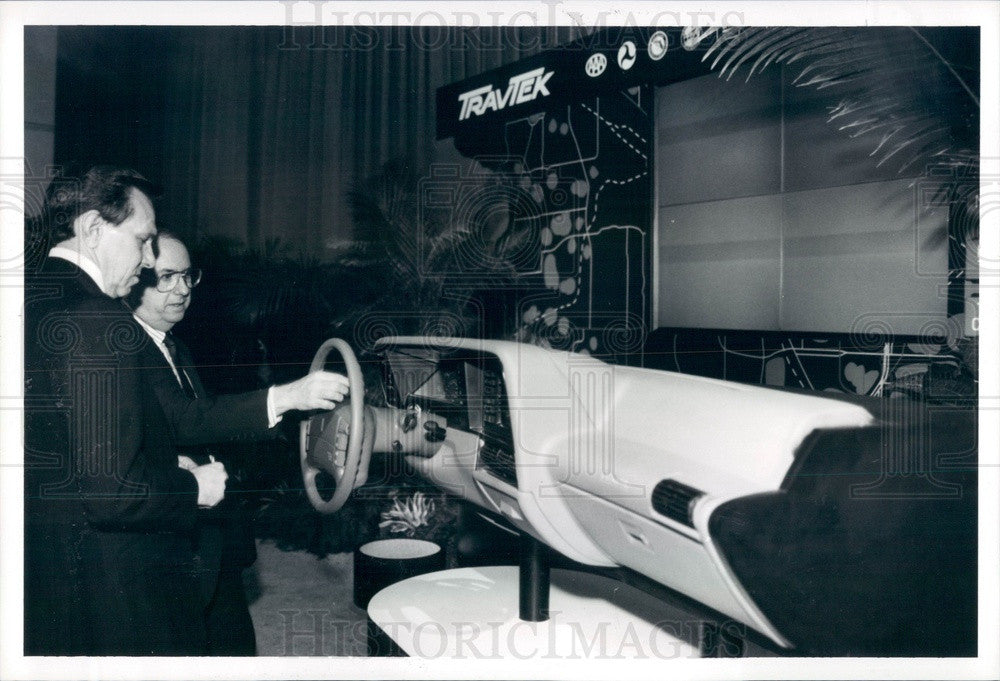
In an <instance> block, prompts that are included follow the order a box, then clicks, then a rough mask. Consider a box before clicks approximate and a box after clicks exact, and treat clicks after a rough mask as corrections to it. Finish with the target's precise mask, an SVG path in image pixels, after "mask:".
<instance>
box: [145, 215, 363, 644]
mask: <svg viewBox="0 0 1000 681" xmlns="http://www.w3.org/2000/svg"><path fill="white" fill-rule="evenodd" d="M156 246H157V249H156V250H157V253H156V260H155V265H154V268H153V269H152V270H145V271H144V273H143V274H142V275H140V281H139V285H137V286H136V287H135V289H134V290H133V292H132V294H131V295H130V296H129V298H128V299H127V300H128V302H129V303H130V304H131V305H132V306H133V312H134V315H135V318H136V321H138V322H139V324H140V326H142V328H143V329H145V331H146V333H147V334H149V337H150V338H151V339H152V340H153V344H147V346H146V348H145V350H144V352H145V355H144V358H143V361H144V362H145V367H146V372H147V376H146V379H147V380H148V381H150V382H151V383H152V385H153V388H154V391H155V392H156V396H157V399H158V400H159V401H160V404H161V405H162V407H163V411H164V413H165V414H166V415H167V420H168V422H169V424H170V427H171V430H172V434H173V440H174V442H173V444H174V445H175V446H178V447H181V448H183V447H187V448H188V449H185V450H184V451H185V452H186V454H185V455H182V456H180V457H179V465H180V466H181V467H182V468H194V467H196V466H198V465H204V464H208V463H210V462H212V461H214V457H211V456H210V455H209V454H207V453H206V452H205V450H204V449H203V448H195V447H198V446H201V445H206V444H213V443H220V442H226V441H234V440H254V439H264V438H266V437H268V436H269V434H271V433H272V432H273V430H272V429H273V428H274V426H275V425H277V423H278V422H279V421H280V420H281V418H282V415H283V414H284V413H285V412H286V411H289V410H292V409H299V410H310V409H331V408H333V407H334V406H335V405H336V403H338V402H340V401H341V400H343V398H344V396H345V395H346V394H347V391H348V381H347V378H346V377H345V376H343V375H341V374H335V373H331V372H326V371H320V372H315V373H311V374H308V375H307V376H305V377H303V378H301V379H299V380H298V381H294V382H292V383H288V384H285V385H280V386H271V387H270V388H268V389H265V390H257V391H252V392H249V393H241V394H236V395H219V396H216V397H210V396H209V395H208V394H207V393H206V391H205V388H204V386H203V385H202V383H201V380H200V378H199V376H198V373H197V371H196V370H195V367H194V361H193V359H192V357H191V354H190V352H189V351H188V349H187V348H186V346H185V345H184V344H183V343H182V342H181V341H180V340H179V339H176V338H174V336H173V334H172V333H171V330H172V329H173V327H174V325H175V324H177V322H179V321H181V320H182V319H183V318H184V314H185V312H187V309H188V306H189V305H190V304H191V292H192V290H193V289H194V287H195V286H197V285H198V283H199V282H200V281H201V270H199V269H197V268H193V267H192V266H191V258H190V256H189V255H188V251H187V248H185V246H184V244H183V243H181V242H180V240H179V239H178V238H177V237H176V236H174V235H172V234H170V233H168V232H162V231H161V232H160V234H159V236H158V238H157V240H156ZM202 515H203V518H202V520H201V522H200V523H199V528H198V535H197V537H196V540H195V541H196V555H197V556H198V559H199V563H200V565H199V571H200V574H201V586H202V596H203V598H204V602H205V604H206V605H205V624H206V629H207V631H208V641H209V653H210V654H213V655H243V656H247V655H254V654H255V652H256V645H255V640H254V631H253V623H252V621H251V619H250V612H249V609H248V607H247V602H246V596H245V594H244V592H243V583H242V571H243V569H244V568H246V567H248V566H249V565H250V564H252V563H253V561H254V560H255V559H256V550H255V548H254V543H253V537H252V535H251V534H250V532H249V529H248V527H247V525H246V523H245V521H244V520H243V513H242V508H241V507H240V505H239V503H238V500H235V499H233V498H232V497H231V495H227V496H226V498H224V499H223V502H222V503H221V504H219V506H218V507H216V508H214V509H211V510H206V511H204V512H203V513H202Z"/></svg>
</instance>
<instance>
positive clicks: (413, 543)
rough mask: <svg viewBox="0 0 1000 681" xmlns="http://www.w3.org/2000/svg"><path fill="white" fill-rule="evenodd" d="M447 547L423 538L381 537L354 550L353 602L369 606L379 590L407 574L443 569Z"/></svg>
mask: <svg viewBox="0 0 1000 681" xmlns="http://www.w3.org/2000/svg"><path fill="white" fill-rule="evenodd" d="M444 561H445V555H444V551H442V550H441V547H440V546H438V545H437V544H435V543H433V542H429V541H423V540H421V539H406V538H395V539H379V540H377V541H371V542H368V543H367V544H365V545H363V546H360V547H358V549H357V550H356V551H355V552H354V605H356V606H358V607H359V608H366V607H368V601H369V600H371V597H372V596H374V595H375V594H376V593H378V592H379V591H381V590H382V589H384V588H385V587H387V586H389V585H390V584H392V583H393V582H398V581H399V580H401V579H406V578H407V577H413V576H414V575H419V574H423V573H425V572H434V571H436V570H440V569H441V568H443V567H444V564H445V562H444Z"/></svg>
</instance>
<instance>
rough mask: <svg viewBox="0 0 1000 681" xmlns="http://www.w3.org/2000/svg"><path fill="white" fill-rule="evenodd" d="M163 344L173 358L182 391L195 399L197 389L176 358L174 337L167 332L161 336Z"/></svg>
mask: <svg viewBox="0 0 1000 681" xmlns="http://www.w3.org/2000/svg"><path fill="white" fill-rule="evenodd" d="M163 346H164V347H165V348H166V349H167V352H169V353H170V359H171V360H173V363H174V369H176V370H177V376H178V377H179V378H180V382H181V388H183V389H184V393H185V394H186V395H187V396H188V397H189V398H191V399H192V400H193V399H197V397H198V391H197V390H196V389H195V387H194V383H193V382H192V381H191V377H190V376H188V373H187V371H185V370H184V367H183V366H181V363H180V361H178V359H177V357H178V353H177V341H175V340H174V337H173V336H172V335H170V334H169V333H168V334H167V335H166V336H164V337H163Z"/></svg>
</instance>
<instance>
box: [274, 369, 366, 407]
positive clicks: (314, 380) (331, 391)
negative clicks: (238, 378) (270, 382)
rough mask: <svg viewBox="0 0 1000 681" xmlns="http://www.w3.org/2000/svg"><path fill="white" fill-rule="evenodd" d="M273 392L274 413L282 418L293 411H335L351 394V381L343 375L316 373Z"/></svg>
mask: <svg viewBox="0 0 1000 681" xmlns="http://www.w3.org/2000/svg"><path fill="white" fill-rule="evenodd" d="M272 390H273V392H272V395H273V399H274V411H275V412H276V414H277V415H278V416H280V415H281V414H284V413H285V412H286V411H291V410H293V409H298V410H300V411H312V410H314V409H333V408H334V407H336V406H337V405H338V404H339V403H340V402H342V401H343V400H344V398H345V397H346V396H347V394H348V393H349V392H350V381H349V380H348V379H347V376H344V375H342V374H335V373H333V372H331V371H314V372H312V373H309V374H306V375H305V376H303V377H302V378H300V379H299V380H297V381H292V382H291V383H286V384H285V385H276V386H274V388H273V389H272Z"/></svg>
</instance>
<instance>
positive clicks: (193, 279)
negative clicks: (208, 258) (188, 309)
mask: <svg viewBox="0 0 1000 681" xmlns="http://www.w3.org/2000/svg"><path fill="white" fill-rule="evenodd" d="M181 279H183V280H184V285H185V286H187V287H188V288H194V287H195V286H197V285H198V283H199V282H200V281H201V269H199V268H197V267H192V268H191V269H187V270H181V271H180V272H170V271H167V272H164V273H163V274H158V275H156V290H157V291H159V292H160V293H170V292H171V291H173V290H174V289H175V288H177V282H179V281H180V280H181Z"/></svg>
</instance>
